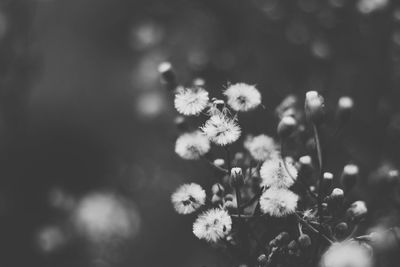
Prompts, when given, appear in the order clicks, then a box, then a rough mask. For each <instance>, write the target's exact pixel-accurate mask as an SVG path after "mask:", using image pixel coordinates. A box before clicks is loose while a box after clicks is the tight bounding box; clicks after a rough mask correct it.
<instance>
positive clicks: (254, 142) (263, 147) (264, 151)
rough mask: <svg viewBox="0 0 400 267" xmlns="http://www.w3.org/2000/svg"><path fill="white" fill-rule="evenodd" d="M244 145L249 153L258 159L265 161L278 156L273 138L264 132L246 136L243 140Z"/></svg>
mask: <svg viewBox="0 0 400 267" xmlns="http://www.w3.org/2000/svg"><path fill="white" fill-rule="evenodd" d="M244 147H245V148H246V149H247V150H248V151H249V153H250V155H251V156H252V157H253V158H254V159H255V160H258V161H265V160H269V159H273V158H276V157H277V156H278V151H277V149H276V143H275V141H274V139H273V138H272V137H270V136H268V135H265V134H260V135H258V136H254V137H253V136H249V137H247V138H246V140H245V142H244Z"/></svg>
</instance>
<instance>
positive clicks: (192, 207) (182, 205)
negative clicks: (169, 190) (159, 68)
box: [171, 183, 206, 214]
mask: <svg viewBox="0 0 400 267" xmlns="http://www.w3.org/2000/svg"><path fill="white" fill-rule="evenodd" d="M171 200H172V204H173V205H174V208H175V210H176V212H178V213H179V214H190V213H193V212H195V211H196V210H198V209H199V208H200V207H201V206H203V205H204V203H205V202H206V192H205V191H204V190H203V188H202V187H201V186H200V185H198V184H195V183H191V184H183V185H181V186H180V187H178V189H177V190H176V191H175V192H174V193H173V194H172V196H171Z"/></svg>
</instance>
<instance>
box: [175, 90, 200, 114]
mask: <svg viewBox="0 0 400 267" xmlns="http://www.w3.org/2000/svg"><path fill="white" fill-rule="evenodd" d="M174 104H175V108H176V110H177V111H178V112H179V113H181V114H183V115H185V116H190V115H199V114H200V112H202V111H203V110H204V109H205V108H206V107H207V105H208V92H207V91H206V90H204V89H203V88H200V87H196V88H183V87H182V88H179V89H178V92H177V93H176V95H175V101H174Z"/></svg>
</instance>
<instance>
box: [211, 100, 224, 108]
mask: <svg viewBox="0 0 400 267" xmlns="http://www.w3.org/2000/svg"><path fill="white" fill-rule="evenodd" d="M212 103H213V105H214V106H215V107H216V108H217V109H218V110H219V111H222V110H223V108H224V107H225V102H224V100H222V99H216V98H213V99H212Z"/></svg>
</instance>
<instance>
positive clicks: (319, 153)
mask: <svg viewBox="0 0 400 267" xmlns="http://www.w3.org/2000/svg"><path fill="white" fill-rule="evenodd" d="M313 132H314V140H315V146H316V149H317V157H318V165H319V175H318V180H319V186H318V216H319V223H322V221H323V217H322V200H323V195H322V189H323V188H322V184H323V178H324V176H323V173H324V172H323V162H322V149H321V143H320V140H319V131H318V127H317V125H315V124H313Z"/></svg>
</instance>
